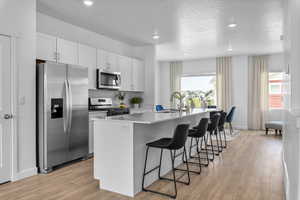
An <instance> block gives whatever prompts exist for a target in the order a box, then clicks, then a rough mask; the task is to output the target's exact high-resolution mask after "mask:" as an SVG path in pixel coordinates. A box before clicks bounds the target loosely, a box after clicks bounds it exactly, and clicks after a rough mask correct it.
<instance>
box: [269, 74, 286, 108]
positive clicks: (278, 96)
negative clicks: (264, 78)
mask: <svg viewBox="0 0 300 200" xmlns="http://www.w3.org/2000/svg"><path fill="white" fill-rule="evenodd" d="M282 84H283V73H281V72H272V73H269V108H270V109H281V108H283V94H282Z"/></svg>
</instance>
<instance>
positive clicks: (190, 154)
mask: <svg viewBox="0 0 300 200" xmlns="http://www.w3.org/2000/svg"><path fill="white" fill-rule="evenodd" d="M192 146H193V138H192V137H191V143H190V152H189V156H190V158H192Z"/></svg>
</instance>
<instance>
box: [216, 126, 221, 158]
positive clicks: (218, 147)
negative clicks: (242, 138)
mask: <svg viewBox="0 0 300 200" xmlns="http://www.w3.org/2000/svg"><path fill="white" fill-rule="evenodd" d="M215 136H216V140H217V149H218V152H219V153H220V152H222V151H221V150H220V145H219V139H218V130H217V129H216V130H215Z"/></svg>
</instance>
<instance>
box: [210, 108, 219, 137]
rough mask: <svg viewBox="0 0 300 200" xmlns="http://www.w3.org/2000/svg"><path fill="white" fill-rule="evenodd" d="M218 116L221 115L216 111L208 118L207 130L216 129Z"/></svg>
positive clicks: (212, 130)
mask: <svg viewBox="0 0 300 200" xmlns="http://www.w3.org/2000/svg"><path fill="white" fill-rule="evenodd" d="M220 117H221V115H220V113H216V114H214V115H213V116H212V117H211V118H210V124H209V125H208V131H209V132H211V133H212V132H214V131H215V130H216V129H217V127H218V125H219V121H220Z"/></svg>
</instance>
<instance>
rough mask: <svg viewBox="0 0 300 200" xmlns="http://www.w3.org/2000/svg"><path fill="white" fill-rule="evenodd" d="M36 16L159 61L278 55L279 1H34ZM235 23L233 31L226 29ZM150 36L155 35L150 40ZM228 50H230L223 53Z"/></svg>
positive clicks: (280, 10)
mask: <svg viewBox="0 0 300 200" xmlns="http://www.w3.org/2000/svg"><path fill="white" fill-rule="evenodd" d="M37 2H38V4H37V8H38V11H39V12H41V13H44V14H47V15H50V16H53V17H56V18H59V19H61V20H64V21H66V22H69V23H72V24H74V25H78V26H81V27H83V28H86V29H89V30H92V31H95V32H97V33H100V34H103V35H106V36H109V37H111V38H114V39H117V40H121V41H124V42H127V43H129V44H131V45H137V46H138V45H145V44H156V45H157V56H158V59H159V60H186V59H197V58H207V57H215V56H223V55H239V54H266V53H275V52H281V51H282V48H283V47H282V41H281V40H280V36H281V35H282V32H283V30H282V29H283V11H282V0H263V1H262V0H94V5H93V6H92V7H85V6H84V5H83V4H82V0H38V1H37ZM230 23H236V24H237V27H236V28H229V27H228V26H227V25H228V24H230ZM154 32H157V33H158V34H159V36H160V39H159V40H158V41H155V40H153V39H152V35H153V33H154ZM229 47H231V48H232V51H228V48H229Z"/></svg>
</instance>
